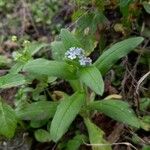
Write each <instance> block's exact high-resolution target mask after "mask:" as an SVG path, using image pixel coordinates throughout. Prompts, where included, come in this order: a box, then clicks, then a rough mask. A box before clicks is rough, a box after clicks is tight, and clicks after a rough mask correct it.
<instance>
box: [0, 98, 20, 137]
mask: <svg viewBox="0 0 150 150" xmlns="http://www.w3.org/2000/svg"><path fill="white" fill-rule="evenodd" d="M16 126H17V119H16V114H15V112H14V110H13V109H12V108H11V107H10V106H9V105H7V104H5V103H3V102H1V101H0V134H1V135H3V136H5V137H7V138H12V137H13V136H14V133H15V129H16Z"/></svg>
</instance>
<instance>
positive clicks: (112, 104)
mask: <svg viewBox="0 0 150 150" xmlns="http://www.w3.org/2000/svg"><path fill="white" fill-rule="evenodd" d="M89 108H90V109H92V110H98V111H99V112H102V113H104V114H105V115H107V116H109V117H111V118H113V119H114V120H117V121H120V122H123V123H125V124H128V125H131V126H133V127H136V128H139V127H140V124H139V120H138V118H137V117H136V116H135V114H134V112H133V110H132V109H131V108H130V107H129V105H128V103H126V102H123V101H121V100H113V99H110V100H100V101H95V102H92V103H91V104H89Z"/></svg>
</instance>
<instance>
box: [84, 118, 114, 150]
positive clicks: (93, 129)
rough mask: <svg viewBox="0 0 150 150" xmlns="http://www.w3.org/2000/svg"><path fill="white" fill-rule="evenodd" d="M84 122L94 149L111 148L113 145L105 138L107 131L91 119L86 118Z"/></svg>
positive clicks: (106, 149) (103, 149)
mask: <svg viewBox="0 0 150 150" xmlns="http://www.w3.org/2000/svg"><path fill="white" fill-rule="evenodd" d="M84 122H85V125H86V127H87V129H88V133H89V139H90V144H91V146H92V150H111V146H110V145H109V143H108V142H107V141H106V140H105V139H104V135H105V133H104V132H103V131H102V130H101V129H100V128H99V127H97V126H96V125H95V124H93V123H92V122H91V121H90V120H89V119H84ZM92 144H93V145H92ZM95 144H96V145H95Z"/></svg>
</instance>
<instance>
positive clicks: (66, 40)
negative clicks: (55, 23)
mask: <svg viewBox="0 0 150 150" xmlns="http://www.w3.org/2000/svg"><path fill="white" fill-rule="evenodd" d="M60 37H61V40H62V42H63V44H64V46H65V49H66V50H68V49H69V48H70V47H81V44H80V42H79V41H78V39H77V38H76V37H75V36H74V35H73V34H72V33H71V32H69V31H68V30H67V29H62V30H61V32H60Z"/></svg>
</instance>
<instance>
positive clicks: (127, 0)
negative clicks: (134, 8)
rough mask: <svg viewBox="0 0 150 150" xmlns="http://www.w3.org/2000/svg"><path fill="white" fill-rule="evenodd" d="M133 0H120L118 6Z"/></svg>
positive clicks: (123, 5)
mask: <svg viewBox="0 0 150 150" xmlns="http://www.w3.org/2000/svg"><path fill="white" fill-rule="evenodd" d="M132 1H133V0H120V3H119V5H120V7H125V6H126V5H128V4H129V3H130V2H132Z"/></svg>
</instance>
